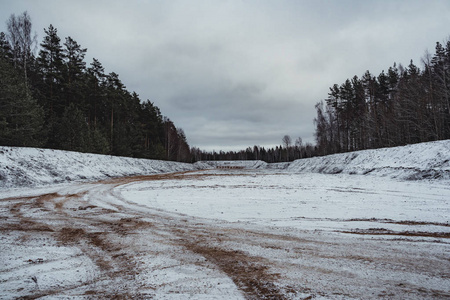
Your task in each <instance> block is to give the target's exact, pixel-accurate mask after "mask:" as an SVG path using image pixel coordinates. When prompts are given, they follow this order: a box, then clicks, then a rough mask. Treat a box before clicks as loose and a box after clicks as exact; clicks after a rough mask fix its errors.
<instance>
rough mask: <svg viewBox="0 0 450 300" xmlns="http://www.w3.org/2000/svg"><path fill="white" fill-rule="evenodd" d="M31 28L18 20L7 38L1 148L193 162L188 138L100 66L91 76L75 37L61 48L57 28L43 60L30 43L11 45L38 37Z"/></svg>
mask: <svg viewBox="0 0 450 300" xmlns="http://www.w3.org/2000/svg"><path fill="white" fill-rule="evenodd" d="M24 20H25V21H26V22H24ZM19 21H20V22H19ZM21 22H22V23H21ZM27 22H28V23H27ZM30 22H31V21H30V18H29V16H28V14H26V13H24V14H23V16H20V17H19V18H16V17H15V16H14V15H12V16H11V18H10V21H9V22H8V25H9V24H10V23H11V24H12V25H11V26H9V27H11V28H14V32H10V34H9V35H6V34H4V33H3V32H2V33H0V145H8V146H40V147H47V148H53V149H63V150H72V151H80V152H92V153H101V154H111V155H121V156H131V157H141V158H154V159H169V160H178V161H186V162H187V161H191V157H190V149H189V145H188V143H187V140H186V137H185V135H184V132H183V131H182V130H181V129H177V128H176V127H175V125H174V124H173V123H172V122H171V121H170V120H169V119H167V118H163V117H162V115H161V112H160V110H159V108H158V107H157V106H156V105H154V104H153V103H152V102H150V101H149V100H147V101H141V99H140V98H139V95H138V94H136V93H134V92H133V93H130V92H129V91H127V90H126V87H125V85H124V84H123V83H122V82H121V80H120V79H119V75H118V74H116V73H114V72H112V73H110V74H105V73H104V68H103V66H102V65H101V63H100V62H99V61H98V60H97V59H94V60H93V62H92V63H91V64H90V67H89V68H86V62H85V61H84V57H85V54H86V52H87V49H86V48H82V47H81V46H80V45H79V44H78V43H77V42H76V41H75V40H74V39H72V38H71V37H67V38H66V39H65V43H64V44H61V39H60V37H59V36H58V32H57V29H56V28H55V27H53V26H52V25H50V26H49V27H48V29H44V31H45V37H44V39H43V41H42V43H41V44H40V46H41V48H40V51H39V54H38V56H37V58H35V57H34V56H33V54H32V51H31V50H30V47H31V42H32V40H30V39H29V40H28V44H26V45H28V46H29V47H28V48H27V49H26V50H23V46H22V47H19V46H20V45H21V44H19V42H16V44H17V45H16V47H12V46H11V43H10V40H11V38H10V39H8V37H9V36H11V37H13V38H14V40H17V39H18V37H20V36H19V34H15V32H16V33H17V32H18V33H21V32H22V31H24V29H26V30H25V31H26V32H30V30H31V23H30ZM22 24H25V25H26V26H28V27H26V28H21V27H20V26H24V25H22ZM13 25H14V26H15V27H14V26H13ZM17 26H18V27H17ZM9 27H8V28H9ZM21 30H22V31H21ZM14 34H15V35H14ZM22 44H23V43H22ZM24 51H25V52H24ZM24 53H25V54H24ZM24 59H27V63H24V62H23V60H24ZM25 68H26V70H25ZM23 74H25V76H23ZM27 74H28V76H27ZM169 137H170V143H169V142H168V141H169ZM166 146H170V149H169V148H166Z"/></svg>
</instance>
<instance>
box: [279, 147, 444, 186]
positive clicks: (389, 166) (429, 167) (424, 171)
mask: <svg viewBox="0 0 450 300" xmlns="http://www.w3.org/2000/svg"><path fill="white" fill-rule="evenodd" d="M287 170H288V171H289V172H295V173H310V172H313V173H324V174H338V173H344V174H362V175H366V174H373V175H378V176H388V177H392V178H399V179H406V180H419V179H450V140H444V141H437V142H428V143H420V144H414V145H407V146H402V147H393V148H382V149H373V150H362V151H355V152H349V153H340V154H333V155H328V156H323V157H313V158H308V159H301V160H296V161H294V162H292V163H291V164H290V165H289V166H288V167H287Z"/></svg>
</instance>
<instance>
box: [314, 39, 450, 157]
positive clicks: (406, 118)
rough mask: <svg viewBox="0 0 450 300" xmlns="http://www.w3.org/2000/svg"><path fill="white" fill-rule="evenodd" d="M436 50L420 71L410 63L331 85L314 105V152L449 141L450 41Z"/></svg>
mask: <svg viewBox="0 0 450 300" xmlns="http://www.w3.org/2000/svg"><path fill="white" fill-rule="evenodd" d="M435 50H436V51H435V53H434V54H433V55H432V54H430V53H428V52H426V54H425V55H424V57H423V58H422V64H423V69H422V70H421V69H420V68H419V67H417V66H416V65H415V64H414V63H413V61H412V60H411V62H410V64H409V65H408V66H407V67H403V66H402V65H399V66H397V65H396V64H395V63H394V65H393V66H392V67H390V68H389V69H388V71H387V72H384V71H382V72H381V73H380V74H379V75H378V76H374V75H372V74H371V73H370V72H369V71H366V73H365V74H364V75H363V76H362V77H361V78H358V77H357V76H354V77H353V78H351V79H347V80H346V81H345V82H344V83H342V84H341V85H338V84H335V85H333V86H332V87H331V88H330V92H329V94H328V98H327V99H326V100H325V101H320V102H319V103H317V104H316V111H317V117H316V119H315V125H316V132H315V136H316V142H317V145H316V151H317V153H316V154H317V155H326V154H331V153H339V152H347V151H355V150H364V149H372V148H381V147H393V146H403V145H406V144H414V143H421V142H429V141H436V140H444V139H449V138H450V113H449V112H450V41H448V42H447V43H446V45H442V44H441V43H439V42H437V43H436V48H435Z"/></svg>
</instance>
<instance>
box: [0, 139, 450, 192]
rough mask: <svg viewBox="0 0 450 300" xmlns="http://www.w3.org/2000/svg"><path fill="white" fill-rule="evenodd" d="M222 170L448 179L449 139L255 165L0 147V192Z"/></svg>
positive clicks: (255, 163) (254, 163) (250, 163)
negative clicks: (178, 172)
mask: <svg viewBox="0 0 450 300" xmlns="http://www.w3.org/2000/svg"><path fill="white" fill-rule="evenodd" d="M227 167H229V168H245V169H276V170H280V169H282V170H285V171H287V172H293V173H311V172H312V173H324V174H337V173H344V174H363V175H365V174H372V175H378V176H388V177H393V178H400V179H408V180H411V179H427V178H429V179H450V140H445V141H438V142H429V143H421V144H415V145H408V146H403V147H395V148H383V149H375V150H364V151H356V152H349V153H341V154H334V155H328V156H324V157H314V158H308V159H301V160H296V161H294V162H292V163H279V164H268V163H265V162H263V161H259V160H257V161H201V162H197V163H195V164H186V163H177V162H169V161H158V160H149V159H137V158H130V157H117V156H109V155H99V154H90V153H78V152H70V151H61V150H51V149H36V148H19V147H0V188H10V187H23V186H41V185H46V184H52V183H63V182H70V181H75V180H100V179H105V178H109V177H121V176H132V175H148V174H156V173H168V172H177V171H187V170H199V169H211V168H227Z"/></svg>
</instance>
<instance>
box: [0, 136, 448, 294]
mask: <svg viewBox="0 0 450 300" xmlns="http://www.w3.org/2000/svg"><path fill="white" fill-rule="evenodd" d="M449 159H450V141H442V142H434V143H425V144H419V145H413V146H406V147H399V148H391V149H380V150H370V151H360V152H354V153H347V154H340V155H333V156H328V157H324V158H313V159H306V160H300V161H296V162H293V163H291V164H279V165H267V164H265V163H263V162H232V163H231V162H228V163H225V162H223V163H213V162H201V163H197V164H195V165H188V164H177V163H168V162H158V161H148V160H133V159H124V158H111V157H108V156H95V155H87V154H76V153H73V152H63V151H53V150H42V149H23V148H8V147H0V182H1V183H0V188H1V187H2V186H3V188H2V190H1V196H0V256H1V257H0V258H1V260H0V299H11V298H20V297H31V298H36V297H42V298H43V299H51V298H52V299H53V298H59V299H61V298H64V299H65V298H71V299H73V298H82V299H90V298H104V299H109V298H113V297H119V298H138V299H149V298H157V299H313V298H314V299H379V298H384V299H439V298H450V292H449V290H450V288H449V287H450V242H449V238H450V224H449V219H450V184H449V183H450V180H449V178H448V174H449V170H450V166H449ZM58 161H62V162H63V163H62V164H60V165H58ZM35 166H38V167H35ZM62 166H64V167H62ZM127 166H128V167H127ZM218 166H219V167H221V166H222V167H223V166H234V167H244V169H222V168H220V169H216V167H218ZM110 167H111V168H110ZM83 168H84V169H83ZM96 168H97V169H96ZM113 168H116V169H113ZM200 168H209V169H206V170H199V169H200ZM39 169H45V170H53V171H54V177H52V176H53V175H52V174H50V175H48V174H49V173H45V172H47V171H45V172H44V171H42V173H39V172H41V171H39ZM55 170H56V171H55ZM175 171H177V172H176V173H168V172H175ZM116 172H117V173H116ZM141 173H142V174H153V175H146V176H135V177H121V176H124V175H131V174H134V175H136V174H141ZM324 173H325V174H324ZM327 173H328V174H327ZM79 174H84V175H82V176H83V177H80V175H79ZM363 174H365V175H363ZM22 175H23V176H24V178H26V180H22V179H21V178H14V177H17V176H22ZM66 177H67V178H66ZM111 177H114V178H111ZM106 178H109V179H106ZM419 178H421V180H417V179H419ZM99 179H101V180H103V181H93V180H99ZM412 179H415V180H412ZM73 180H75V181H74V182H73ZM77 180H81V181H77ZM52 182H56V183H58V184H53V183H52Z"/></svg>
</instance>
